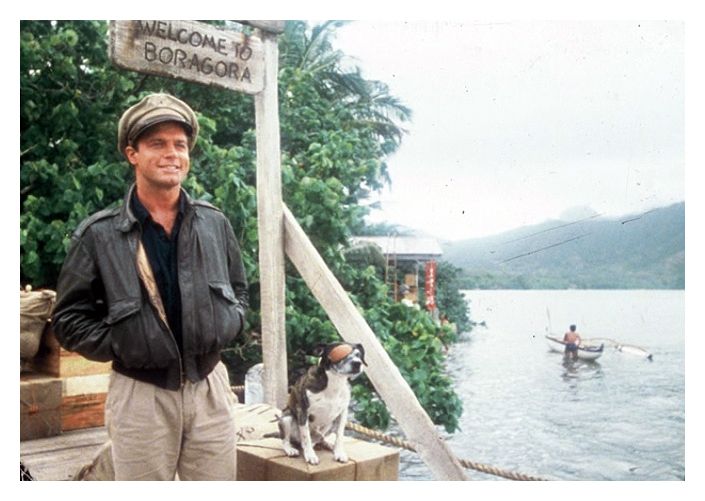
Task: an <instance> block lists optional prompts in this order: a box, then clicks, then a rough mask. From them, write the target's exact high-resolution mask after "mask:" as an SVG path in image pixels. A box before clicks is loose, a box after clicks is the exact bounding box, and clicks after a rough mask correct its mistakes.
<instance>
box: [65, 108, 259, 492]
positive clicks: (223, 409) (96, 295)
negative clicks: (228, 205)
mask: <svg viewBox="0 0 705 501" xmlns="http://www.w3.org/2000/svg"><path fill="white" fill-rule="evenodd" d="M197 137H198V122H197V120H196V115H195V114H194V112H193V110H192V109H191V108H190V107H189V106H188V105H187V104H186V103H184V102H183V101H180V100H179V99H176V98H175V97H172V96H170V95H167V94H152V95H150V96H147V97H146V98H144V99H143V100H142V101H140V102H139V103H138V104H136V105H134V106H132V107H131V108H129V109H128V110H127V111H125V113H124V114H123V115H122V118H121V119H120V122H119V125H118V149H119V150H120V151H121V152H122V153H123V154H124V155H125V157H126V159H127V161H128V162H129V163H130V165H131V166H132V168H133V169H134V173H135V183H134V185H133V186H132V187H131V188H130V189H129V191H128V193H127V195H126V197H125V199H124V203H123V204H122V205H121V206H120V207H118V208H115V209H107V210H104V211H101V212H98V213H97V214H95V215H93V216H91V217H89V218H88V219H86V220H85V221H83V222H82V223H81V224H80V225H79V227H78V228H77V229H76V231H75V232H74V234H73V236H72V242H71V247H70V249H69V252H68V255H67V257H66V261H65V262H64V265H63V267H62V270H61V273H60V276H59V282H58V287H57V293H58V294H57V303H56V306H55V309H54V314H53V318H52V323H53V325H54V330H55V332H56V335H57V338H58V339H59V342H60V343H61V344H62V346H64V348H66V349H68V350H71V351H76V352H78V353H80V354H82V355H83V356H85V357H86V358H89V359H91V360H98V361H111V362H112V369H113V370H112V373H111V377H110V387H109V390H108V397H107V401H106V412H105V414H106V426H107V427H108V432H109V436H110V439H111V442H112V457H113V465H114V469H115V479H116V480H128V479H130V480H131V479H144V480H157V479H159V480H173V479H174V478H175V475H176V474H178V476H179V478H180V479H181V480H197V479H213V480H234V479H235V452H236V450H235V429H234V422H233V416H232V404H233V403H234V395H233V393H232V391H231V388H230V384H229V382H228V375H227V371H226V369H225V366H224V365H223V364H222V363H221V362H220V350H221V349H222V348H223V347H224V346H225V345H227V344H228V343H229V342H230V341H232V340H233V339H234V338H235V336H236V335H238V334H239V333H240V332H241V331H242V329H243V326H244V315H245V311H246V308H247V307H248V294H247V282H246V279H245V272H244V267H243V264H242V259H241V255H240V249H239V245H238V242H237V240H236V238H235V235H234V233H233V230H232V227H231V225H230V223H229V222H228V220H227V218H226V217H225V215H224V214H223V213H222V212H221V211H219V210H218V209H216V208H215V207H213V206H212V205H210V204H208V203H205V202H201V201H197V200H192V199H191V198H190V197H189V196H188V195H187V194H186V192H185V191H184V190H183V189H182V188H181V183H182V181H183V180H184V179H185V177H186V175H187V174H188V171H189V166H190V159H189V152H190V151H191V149H192V148H193V146H194V144H195V143H196V139H197Z"/></svg>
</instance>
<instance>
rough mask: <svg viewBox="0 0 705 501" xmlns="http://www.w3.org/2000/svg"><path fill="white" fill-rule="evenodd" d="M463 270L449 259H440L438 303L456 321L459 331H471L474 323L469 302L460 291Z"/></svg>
mask: <svg viewBox="0 0 705 501" xmlns="http://www.w3.org/2000/svg"><path fill="white" fill-rule="evenodd" d="M461 272H462V270H461V269H460V268H458V267H456V266H453V265H452V264H450V263H449V262H447V261H439V262H438V268H437V269H436V280H437V287H436V304H437V305H438V310H439V311H440V312H442V313H444V314H445V315H446V316H447V317H448V320H449V321H450V322H452V323H454V324H455V325H456V326H457V328H458V332H470V330H471V329H472V323H471V322H470V316H469V314H468V303H467V301H465V298H464V297H463V296H462V295H461V294H460V293H459V292H458V291H459V289H460V288H461V287H460V285H461V282H460V276H461Z"/></svg>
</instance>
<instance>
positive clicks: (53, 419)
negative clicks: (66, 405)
mask: <svg viewBox="0 0 705 501" xmlns="http://www.w3.org/2000/svg"><path fill="white" fill-rule="evenodd" d="M61 386H62V385H61V379H59V378H54V377H46V376H38V375H30V376H24V377H21V378H20V440H32V439H35V438H44V437H52V436H55V435H59V434H61Z"/></svg>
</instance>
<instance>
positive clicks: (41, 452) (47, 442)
mask: <svg viewBox="0 0 705 501" xmlns="http://www.w3.org/2000/svg"><path fill="white" fill-rule="evenodd" d="M107 441H108V431H107V430H106V429H105V427H98V428H86V429H83V430H72V431H67V432H65V433H62V434H61V435H58V436H55V437H48V438H38V439H35V440H23V441H21V442H20V459H21V460H22V462H23V463H24V464H25V466H27V468H29V471H30V473H31V474H32V476H33V477H34V479H35V480H73V477H74V475H76V473H77V472H78V471H79V470H80V469H81V467H83V466H84V465H86V464H88V463H90V462H91V461H92V460H93V458H94V457H95V456H96V455H97V454H98V452H99V451H100V449H101V447H102V446H103V445H104V444H105V443H106V442H107Z"/></svg>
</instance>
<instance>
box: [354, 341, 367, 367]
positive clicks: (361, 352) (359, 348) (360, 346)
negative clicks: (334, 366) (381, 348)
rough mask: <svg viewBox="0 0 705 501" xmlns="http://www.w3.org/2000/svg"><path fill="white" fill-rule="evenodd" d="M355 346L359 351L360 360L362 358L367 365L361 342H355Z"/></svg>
mask: <svg viewBox="0 0 705 501" xmlns="http://www.w3.org/2000/svg"><path fill="white" fill-rule="evenodd" d="M355 348H357V350H358V351H359V352H360V360H362V363H363V364H365V365H367V362H365V347H364V346H362V344H361V343H357V344H356V345H355Z"/></svg>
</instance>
